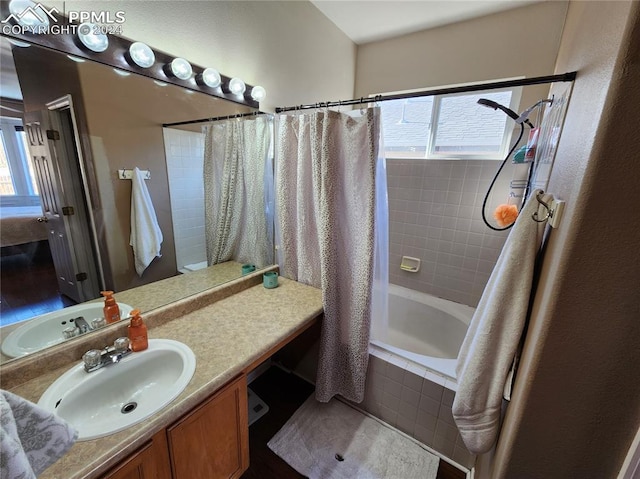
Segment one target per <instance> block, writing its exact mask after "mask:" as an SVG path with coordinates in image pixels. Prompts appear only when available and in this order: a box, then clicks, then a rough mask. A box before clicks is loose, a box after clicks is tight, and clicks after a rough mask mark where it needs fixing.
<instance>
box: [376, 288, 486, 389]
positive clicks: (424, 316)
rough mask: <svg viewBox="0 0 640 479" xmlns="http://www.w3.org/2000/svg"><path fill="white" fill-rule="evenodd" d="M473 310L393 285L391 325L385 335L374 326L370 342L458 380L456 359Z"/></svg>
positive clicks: (390, 300) (390, 293) (390, 297)
mask: <svg viewBox="0 0 640 479" xmlns="http://www.w3.org/2000/svg"><path fill="white" fill-rule="evenodd" d="M474 311H475V310H474V308H471V307H470V306H466V305H463V304H458V303H454V302H451V301H447V300H446V299H442V298H437V297H435V296H431V295H428V294H424V293H420V292H418V291H414V290H411V289H407V288H403V287H401V286H396V285H393V284H391V285H389V326H388V329H387V332H386V334H385V333H384V328H380V327H375V328H374V333H373V334H372V340H371V344H372V345H373V346H374V347H376V348H379V349H382V350H384V351H387V352H389V353H391V354H393V355H395V356H399V357H401V358H403V359H405V360H407V361H410V362H413V363H416V364H418V365H420V366H423V367H425V368H427V369H429V370H431V371H433V372H435V373H437V374H440V375H443V376H445V377H447V378H450V379H453V380H455V378H456V373H455V368H456V358H457V356H458V351H459V350H460V346H461V345H462V341H463V340H464V336H465V334H466V332H467V328H468V326H469V323H470V322H471V317H472V316H473V312H474ZM374 317H375V312H374Z"/></svg>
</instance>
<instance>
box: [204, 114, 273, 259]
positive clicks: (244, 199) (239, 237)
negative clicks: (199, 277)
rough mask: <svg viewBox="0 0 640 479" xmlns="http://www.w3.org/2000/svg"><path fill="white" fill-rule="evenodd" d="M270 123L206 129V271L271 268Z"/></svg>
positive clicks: (251, 121)
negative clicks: (228, 266)
mask: <svg viewBox="0 0 640 479" xmlns="http://www.w3.org/2000/svg"><path fill="white" fill-rule="evenodd" d="M271 138H272V122H271V119H270V118H268V117H265V116H260V117H256V118H252V119H244V120H240V119H234V120H225V121H220V122H216V123H213V124H211V125H208V126H206V127H205V150H204V198H205V237H206V249H207V263H208V265H209V266H211V265H213V264H217V263H222V262H224V261H229V260H235V261H237V262H239V263H253V264H255V265H256V266H258V267H264V266H267V265H269V264H272V263H273V227H272V224H273V220H272V217H273V204H272V202H273V198H272V197H271V198H270V195H271V196H272V195H273V193H272V189H271V187H270V185H271V184H272V176H273V167H272V161H271V157H272V155H271V151H270V150H271Z"/></svg>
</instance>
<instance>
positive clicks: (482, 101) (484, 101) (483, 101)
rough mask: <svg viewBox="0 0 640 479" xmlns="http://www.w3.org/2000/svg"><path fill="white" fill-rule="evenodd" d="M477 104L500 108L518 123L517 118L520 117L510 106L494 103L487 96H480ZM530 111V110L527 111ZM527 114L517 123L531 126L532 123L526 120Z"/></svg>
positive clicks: (495, 108)
mask: <svg viewBox="0 0 640 479" xmlns="http://www.w3.org/2000/svg"><path fill="white" fill-rule="evenodd" d="M478 104H479V105H482V106H486V107H488V108H493V109H494V110H498V109H500V110H502V111H503V112H504V113H505V114H506V115H507V116H509V117H510V118H513V119H514V120H516V123H518V118H520V115H518V114H517V113H516V112H515V111H513V110H512V109H511V108H507V107H506V106H504V105H501V104H500V103H496V102H495V101H493V100H489V99H488V98H480V99H479V100H478ZM529 113H531V112H529ZM528 116H529V115H528V114H527V116H526V117H524V119H523V120H522V121H521V122H519V123H526V124H527V125H529V126H530V127H531V128H533V125H532V124H531V122H530V121H529V120H527V117H528Z"/></svg>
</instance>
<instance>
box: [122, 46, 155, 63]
mask: <svg viewBox="0 0 640 479" xmlns="http://www.w3.org/2000/svg"><path fill="white" fill-rule="evenodd" d="M129 56H130V57H131V60H132V61H133V63H135V64H136V65H138V66H139V67H142V68H149V67H150V66H152V65H153V64H154V63H155V62H156V55H155V54H154V53H153V50H152V49H151V48H150V47H149V45H147V44H146V43H142V42H135V43H132V44H131V46H130V47H129Z"/></svg>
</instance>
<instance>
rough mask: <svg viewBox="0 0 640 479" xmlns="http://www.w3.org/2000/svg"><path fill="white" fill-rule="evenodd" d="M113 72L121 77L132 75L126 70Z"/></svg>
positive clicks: (115, 69)
mask: <svg viewBox="0 0 640 479" xmlns="http://www.w3.org/2000/svg"><path fill="white" fill-rule="evenodd" d="M113 71H114V72H116V73H117V74H118V75H120V76H121V77H128V76H129V75H131V73H129V72H126V71H124V70H118V69H117V68H114V69H113Z"/></svg>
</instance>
